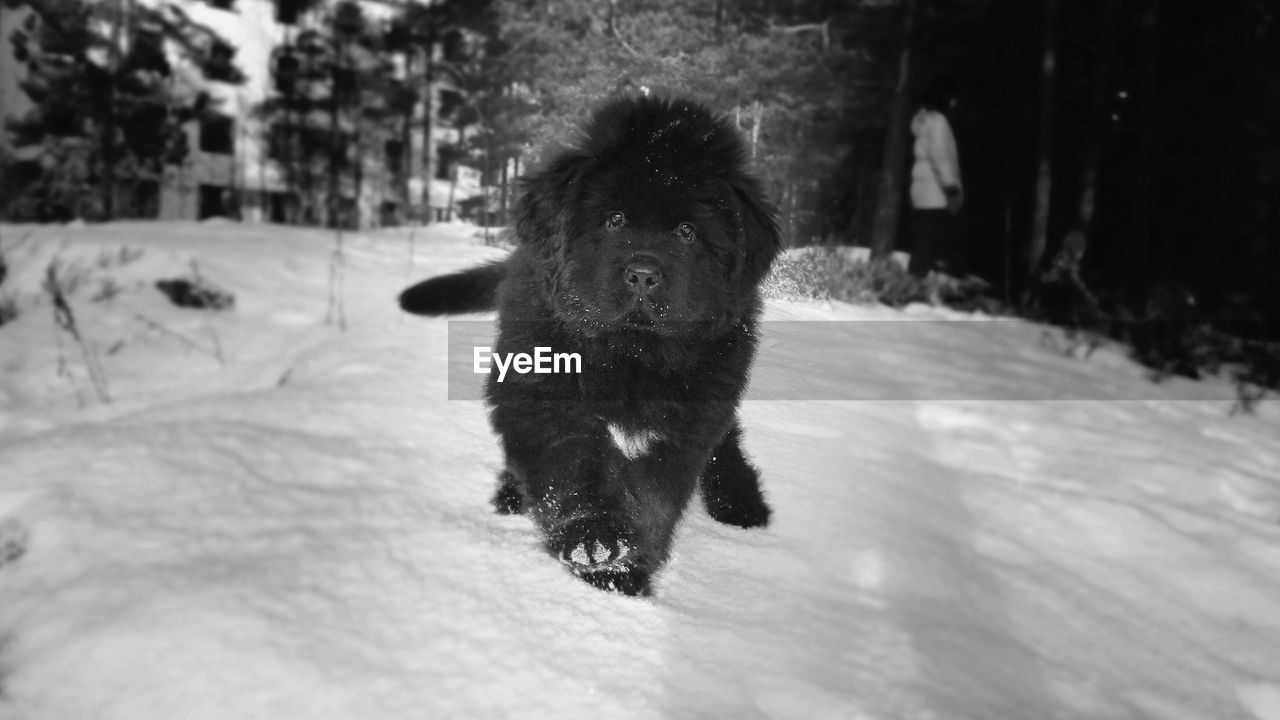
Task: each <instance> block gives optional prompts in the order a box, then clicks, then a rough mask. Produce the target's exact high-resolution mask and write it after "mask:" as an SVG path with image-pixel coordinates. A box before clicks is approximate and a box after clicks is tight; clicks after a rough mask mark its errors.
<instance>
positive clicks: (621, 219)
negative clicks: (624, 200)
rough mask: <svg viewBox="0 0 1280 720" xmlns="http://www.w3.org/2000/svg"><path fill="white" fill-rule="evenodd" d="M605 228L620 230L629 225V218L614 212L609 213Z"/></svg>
mask: <svg viewBox="0 0 1280 720" xmlns="http://www.w3.org/2000/svg"><path fill="white" fill-rule="evenodd" d="M604 224H605V227H610V228H620V227H622V226H623V225H626V224H627V216H626V215H623V214H622V213H620V212H618V211H617V210H614V211H613V212H611V213H609V217H608V218H607V219H606V220H605V221H604Z"/></svg>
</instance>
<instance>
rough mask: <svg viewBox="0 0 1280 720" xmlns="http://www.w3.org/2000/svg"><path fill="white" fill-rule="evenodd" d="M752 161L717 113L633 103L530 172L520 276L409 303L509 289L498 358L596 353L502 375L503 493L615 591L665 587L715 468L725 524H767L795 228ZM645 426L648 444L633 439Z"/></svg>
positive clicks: (552, 543)
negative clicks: (752, 425) (779, 286)
mask: <svg viewBox="0 0 1280 720" xmlns="http://www.w3.org/2000/svg"><path fill="white" fill-rule="evenodd" d="M745 166H746V156H745V152H744V148H743V144H742V141H741V139H740V137H739V136H738V134H737V132H736V131H735V130H734V129H733V128H732V127H731V126H730V125H729V124H728V123H727V122H726V121H725V120H724V119H722V118H718V117H716V116H714V115H712V114H711V113H709V112H708V111H707V110H705V109H704V108H702V107H701V106H699V105H697V104H695V103H692V102H689V101H683V100H665V99H652V98H632V99H623V100H615V101H613V102H612V103H610V104H608V105H606V106H604V107H603V108H602V109H601V110H600V111H598V112H597V113H596V114H595V116H594V117H593V118H592V119H591V121H590V122H589V123H588V124H587V125H586V126H585V128H584V130H583V134H582V137H581V139H580V140H579V142H578V143H577V144H576V145H575V146H574V147H572V148H570V149H568V150H565V151H563V152H561V153H559V154H558V155H557V156H556V157H555V158H554V159H553V160H552V161H551V162H550V163H549V164H548V165H547V166H546V167H545V168H544V169H543V170H542V171H541V172H539V173H537V174H535V175H533V176H532V177H529V178H527V179H525V181H524V193H523V196H522V197H521V199H520V203H519V207H518V211H517V223H516V233H517V236H518V239H519V243H520V244H519V246H518V247H517V249H516V250H515V251H514V252H513V253H512V254H511V256H510V257H509V258H508V259H507V260H506V261H505V262H504V263H503V264H502V265H501V266H500V267H501V269H499V266H492V265H491V266H485V267H483V268H479V269H477V270H473V271H469V272H467V273H462V274H458V275H450V276H446V277H444V278H438V279H435V280H429V281H427V282H425V283H422V284H419V285H416V286H414V287H413V288H410V289H409V290H407V291H406V292H405V294H404V295H402V296H401V304H402V306H404V307H406V309H410V310H411V311H413V312H419V313H427V314H432V313H442V312H456V311H461V310H473V309H479V308H480V307H482V306H483V303H484V302H485V301H486V300H487V298H488V297H489V294H488V293H489V289H488V286H484V284H485V283H489V282H492V283H493V286H494V287H496V290H497V292H496V305H497V309H498V337H497V341H496V343H495V347H494V351H495V352H496V353H504V354H505V353H519V352H529V353H532V352H533V349H534V348H535V347H538V346H542V347H550V348H552V349H553V350H554V351H555V352H572V353H579V354H580V355H581V357H582V370H583V372H582V374H581V375H576V374H524V375H520V374H516V373H508V374H507V376H506V378H505V381H504V382H501V383H499V382H497V375H496V373H495V374H493V375H491V376H490V378H489V383H488V387H487V397H488V402H489V405H490V407H491V408H492V411H491V414H490V418H491V420H492V422H493V427H494V429H495V431H496V432H497V433H498V435H499V436H501V439H502V445H503V449H504V451H505V454H506V466H507V470H506V471H504V472H503V473H502V475H501V477H500V479H499V488H498V491H497V493H496V494H495V496H494V498H493V502H494V506H495V509H497V511H498V512H502V513H514V512H524V513H527V514H529V515H530V516H531V517H532V518H533V519H534V520H535V521H536V522H537V523H538V525H539V526H540V527H541V529H542V531H543V534H544V538H545V547H546V549H547V550H548V551H549V552H550V553H551V554H552V555H553V556H555V557H557V558H559V559H560V560H561V561H562V562H563V563H564V564H565V565H567V566H568V567H569V569H570V570H571V571H572V572H574V573H575V574H576V575H578V576H579V577H581V578H582V579H584V580H586V581H587V582H589V583H591V584H592V585H595V586H597V587H601V588H604V589H607V590H613V591H617V592H622V593H626V594H631V595H644V594H648V593H649V592H650V590H651V582H650V581H651V577H652V575H653V573H654V572H656V571H657V570H658V569H659V568H660V567H661V566H662V564H663V563H664V562H665V561H666V559H667V556H668V553H669V550H670V544H671V539H672V535H673V533H674V531H675V527H676V523H677V521H678V520H679V519H680V516H681V514H682V513H683V511H684V509H685V507H686V505H687V504H688V502H689V499H690V497H691V496H692V495H693V492H694V489H695V487H697V486H698V485H699V481H700V484H701V489H702V494H703V499H704V502H705V505H706V507H707V510H708V512H709V513H710V514H711V516H712V517H714V518H716V519H717V520H720V521H721V522H725V523H729V524H733V525H738V526H742V527H756V526H762V525H764V524H765V523H766V522H767V521H768V518H769V508H768V506H767V505H766V504H765V501H764V498H763V496H762V494H761V491H760V486H759V478H758V475H757V473H756V470H755V468H753V467H752V466H751V465H750V464H749V463H748V462H747V460H746V457H745V456H744V454H743V452H742V449H741V446H740V442H741V430H740V428H739V426H738V420H737V406H738V402H739V400H740V399H741V396H742V392H743V390H744V388H745V386H746V382H747V376H748V373H749V371H750V367H751V361H752V359H753V357H754V354H755V348H756V336H755V327H756V318H757V315H758V314H759V310H760V299H759V293H758V290H757V286H758V284H759V282H760V280H761V279H762V278H763V277H764V275H765V273H766V272H768V269H769V266H770V264H771V263H772V261H773V259H774V257H775V256H776V255H777V253H778V249H779V237H778V230H777V226H776V224H775V222H774V220H773V216H772V212H771V209H770V208H769V206H768V205H767V203H766V202H765V201H764V199H763V196H762V193H761V190H760V187H759V184H758V183H757V182H756V180H755V179H754V178H752V177H751V176H750V175H749V174H748V173H747V172H746V169H745ZM499 281H500V282H499ZM626 434H630V435H631V436H632V437H636V438H642V439H646V440H647V441H648V442H647V443H643V444H644V445H645V447H644V448H643V449H644V452H642V453H638V454H637V453H635V452H632V453H630V454H628V453H627V452H624V448H630V447H631V446H629V445H628V444H627V443H626V442H619V441H617V440H616V439H615V436H625V435H626Z"/></svg>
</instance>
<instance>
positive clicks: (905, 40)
mask: <svg viewBox="0 0 1280 720" xmlns="http://www.w3.org/2000/svg"><path fill="white" fill-rule="evenodd" d="M916 8H917V0H907V6H906V8H905V11H904V12H905V15H904V17H903V20H902V51H901V54H900V55H899V56H898V85H897V88H896V90H895V91H894V96H893V109H892V111H891V112H890V114H889V129H888V130H887V131H886V132H885V140H884V162H883V166H882V167H881V169H880V187H879V189H878V190H877V192H876V215H875V222H874V223H873V224H872V226H871V256H872V257H873V258H885V257H889V255H890V254H892V253H893V248H894V246H895V245H896V244H897V240H898V208H899V207H901V204H902V197H901V195H902V178H903V175H905V174H906V173H905V170H906V167H905V165H906V161H907V124H908V122H910V115H911V46H912V43H913V41H914V38H915V26H916Z"/></svg>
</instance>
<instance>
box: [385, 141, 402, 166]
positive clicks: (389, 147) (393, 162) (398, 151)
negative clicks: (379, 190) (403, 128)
mask: <svg viewBox="0 0 1280 720" xmlns="http://www.w3.org/2000/svg"><path fill="white" fill-rule="evenodd" d="M386 152H387V172H389V173H391V174H392V175H399V174H401V173H403V172H404V143H403V142H400V141H399V140H388V141H387V143H386Z"/></svg>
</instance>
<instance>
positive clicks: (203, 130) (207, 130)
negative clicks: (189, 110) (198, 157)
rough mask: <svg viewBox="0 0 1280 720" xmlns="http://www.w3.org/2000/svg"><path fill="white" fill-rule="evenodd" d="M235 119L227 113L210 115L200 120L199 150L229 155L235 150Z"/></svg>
mask: <svg viewBox="0 0 1280 720" xmlns="http://www.w3.org/2000/svg"><path fill="white" fill-rule="evenodd" d="M235 126H236V123H235V120H234V119H232V118H231V116H229V115H210V116H207V117H205V118H203V119H202V120H201V121H200V151H201V152H207V153H211V154H214V155H230V154H232V152H233V151H234V150H235Z"/></svg>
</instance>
